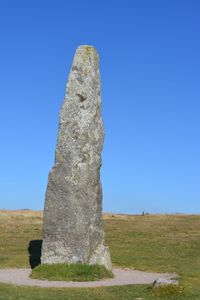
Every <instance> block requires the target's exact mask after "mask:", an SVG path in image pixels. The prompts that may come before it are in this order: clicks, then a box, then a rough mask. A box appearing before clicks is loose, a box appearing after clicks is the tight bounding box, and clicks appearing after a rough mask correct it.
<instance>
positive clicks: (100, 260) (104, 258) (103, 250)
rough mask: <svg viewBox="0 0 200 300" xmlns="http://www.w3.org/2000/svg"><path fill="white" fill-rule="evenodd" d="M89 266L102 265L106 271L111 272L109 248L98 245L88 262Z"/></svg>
mask: <svg viewBox="0 0 200 300" xmlns="http://www.w3.org/2000/svg"><path fill="white" fill-rule="evenodd" d="M89 264H90V265H103V266H104V267H105V268H106V269H107V270H109V271H111V270H112V262H111V258H110V251H109V248H108V247H106V246H104V245H99V246H98V247H97V249H96V250H95V252H94V253H93V254H92V256H91V257H90V260H89Z"/></svg>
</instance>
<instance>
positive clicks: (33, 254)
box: [28, 240, 42, 269]
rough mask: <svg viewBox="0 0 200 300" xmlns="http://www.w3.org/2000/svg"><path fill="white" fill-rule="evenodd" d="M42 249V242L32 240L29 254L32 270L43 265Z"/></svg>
mask: <svg viewBox="0 0 200 300" xmlns="http://www.w3.org/2000/svg"><path fill="white" fill-rule="evenodd" d="M41 249H42V240H32V241H30V242H29V246H28V252H29V263H30V266H31V269H34V268H35V267H37V266H38V265H40V264H41V259H40V258H41Z"/></svg>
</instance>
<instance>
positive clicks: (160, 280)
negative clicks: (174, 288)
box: [153, 278, 179, 287]
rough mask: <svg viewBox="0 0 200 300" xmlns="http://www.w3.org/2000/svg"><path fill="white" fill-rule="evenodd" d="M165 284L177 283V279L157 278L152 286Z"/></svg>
mask: <svg viewBox="0 0 200 300" xmlns="http://www.w3.org/2000/svg"><path fill="white" fill-rule="evenodd" d="M165 285H179V281H178V280H177V279H167V278H158V279H156V280H155V281H154V283H153V286H154V287H160V286H165Z"/></svg>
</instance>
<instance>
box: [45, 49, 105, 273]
mask: <svg viewBox="0 0 200 300" xmlns="http://www.w3.org/2000/svg"><path fill="white" fill-rule="evenodd" d="M100 90H101V85H100V72H99V58H98V53H97V51H96V50H95V48H94V47H92V46H81V47H79V48H78V49H77V50H76V54H75V56H74V60H73V65H72V68H71V72H70V75H69V79H68V83H67V90H66V96H65V100H64V103H63V106H62V108H61V112H60V122H59V131H58V140H57V146H56V158H55V165H54V167H53V168H52V170H51V172H50V173H49V178H48V186H47V191H46V196H45V210H44V226H43V245H42V257H41V261H42V263H47V264H53V263H77V262H82V263H86V264H100V265H104V266H105V267H106V268H107V269H111V260H110V254H109V250H108V248H107V247H106V246H104V231H103V225H102V188H101V181H100V167H101V150H102V147H103V141H104V130H103V124H102V118H101V97H100V94H101V93H100Z"/></svg>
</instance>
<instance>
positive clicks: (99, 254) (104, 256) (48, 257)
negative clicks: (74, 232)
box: [41, 242, 112, 271]
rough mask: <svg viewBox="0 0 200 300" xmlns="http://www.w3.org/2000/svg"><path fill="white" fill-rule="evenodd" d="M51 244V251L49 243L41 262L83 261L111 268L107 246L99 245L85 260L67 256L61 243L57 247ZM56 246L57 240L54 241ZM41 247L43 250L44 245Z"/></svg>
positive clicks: (69, 262)
mask: <svg viewBox="0 0 200 300" xmlns="http://www.w3.org/2000/svg"><path fill="white" fill-rule="evenodd" d="M51 246H53V249H52V251H50V248H51V247H49V245H47V247H48V252H47V251H44V252H43V253H45V254H42V257H41V263H42V264H75V263H84V264H89V265H102V266H104V267H105V268H106V269H107V270H109V271H111V270H112V262H111V258H110V252H109V248H108V247H106V246H104V245H99V246H98V247H97V249H96V250H95V251H94V252H93V253H92V255H91V256H90V257H89V259H88V260H87V261H84V260H81V259H80V258H79V257H75V256H72V257H71V258H69V256H68V255H66V254H67V251H66V248H65V249H64V248H63V246H62V244H61V243H60V245H59V247H57V251H56V248H55V247H54V245H51ZM56 246H58V242H56ZM43 249H44V250H45V247H44V246H43Z"/></svg>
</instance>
